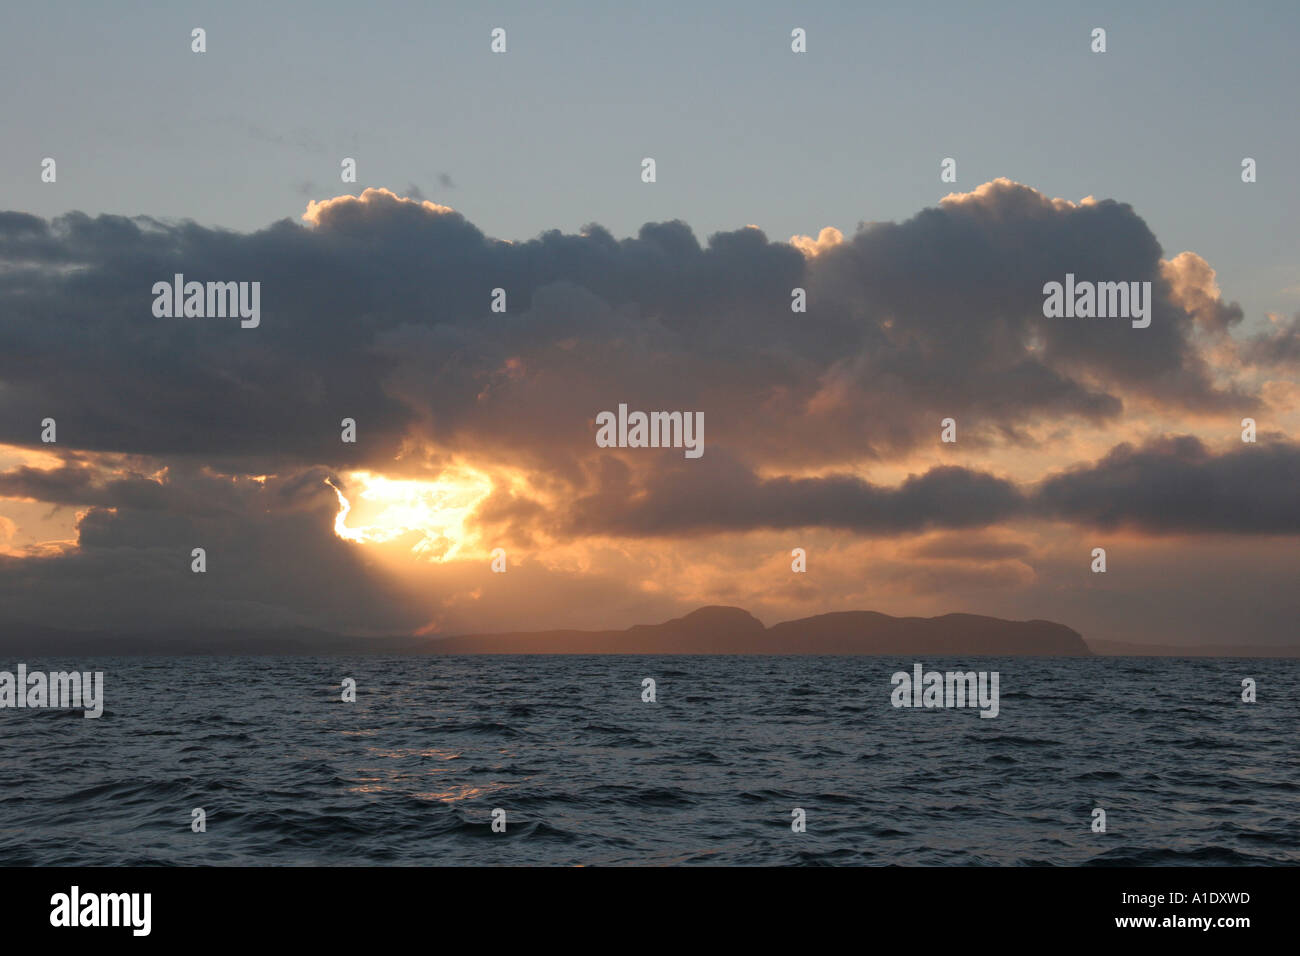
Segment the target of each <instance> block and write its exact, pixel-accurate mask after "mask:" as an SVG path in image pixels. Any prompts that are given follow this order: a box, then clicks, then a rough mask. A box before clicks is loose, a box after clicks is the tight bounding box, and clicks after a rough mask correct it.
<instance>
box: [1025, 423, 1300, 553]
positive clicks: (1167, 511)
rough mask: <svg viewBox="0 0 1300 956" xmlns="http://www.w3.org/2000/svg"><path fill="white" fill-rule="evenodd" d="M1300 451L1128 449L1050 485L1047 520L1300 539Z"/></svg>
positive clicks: (1185, 445) (1261, 447)
mask: <svg viewBox="0 0 1300 956" xmlns="http://www.w3.org/2000/svg"><path fill="white" fill-rule="evenodd" d="M1298 488H1300V446H1297V445H1294V444H1289V443H1285V442H1269V443H1267V444H1265V443H1260V444H1245V443H1243V444H1242V446H1241V447H1240V449H1238V450H1234V451H1230V452H1227V453H1224V454H1220V455H1215V454H1212V453H1211V452H1210V451H1209V450H1208V449H1207V448H1206V447H1205V446H1204V445H1203V444H1202V443H1201V442H1200V440H1198V439H1197V438H1194V437H1192V436H1190V435H1183V436H1177V437H1171V438H1163V439H1159V440H1156V441H1153V442H1150V443H1148V444H1146V445H1143V446H1141V447H1134V446H1132V445H1128V444H1124V445H1120V446H1118V447H1116V448H1114V449H1112V450H1111V452H1110V453H1109V454H1108V455H1106V456H1105V457H1104V458H1102V459H1101V460H1100V461H1099V462H1097V463H1096V464H1093V465H1088V466H1085V467H1082V468H1079V469H1076V470H1072V471H1069V472H1066V473H1065V474H1062V475H1057V476H1055V477H1052V478H1049V479H1048V480H1046V481H1044V482H1043V483H1042V485H1041V486H1040V487H1039V489H1038V493H1037V497H1036V504H1037V506H1038V508H1039V510H1041V511H1042V512H1043V513H1046V514H1050V515H1052V516H1053V517H1056V518H1059V519H1061V520H1065V521H1070V522H1074V523H1077V524H1080V525H1086V526H1090V527H1094V528H1114V527H1131V528H1136V529H1139V530H1142V531H1147V532H1157V533H1161V532H1209V533H1230V534H1284V535H1293V534H1300V495H1298V494H1297V493H1296V490H1297V489H1298Z"/></svg>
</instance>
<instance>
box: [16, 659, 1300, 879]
mask: <svg viewBox="0 0 1300 956" xmlns="http://www.w3.org/2000/svg"><path fill="white" fill-rule="evenodd" d="M16 663H17V662H0V669H3V670H9V671H14V670H15V667H16ZM24 663H26V665H27V668H28V670H29V672H30V671H34V670H46V671H58V670H74V669H75V670H79V671H100V672H102V673H103V681H104V685H103V686H104V690H103V697H104V703H103V714H102V716H100V717H99V718H95V719H87V718H85V717H84V716H83V714H82V712H81V711H80V710H73V709H0V767H2V768H3V772H2V773H0V864H4V865H27V864H39V865H77V866H90V865H110V866H117V865H146V864H161V865H169V864H176V865H186V866H192V865H213V866H228V865H288V866H296V865H324V866H350V865H356V864H378V865H394V866H431V865H433V866H436V865H484V866H511V865H548V866H576V865H587V866H666V865H678V864H693V865H713V866H721V865H740V866H784V865H855V866H856V865H867V866H876V865H898V866H947V865H960V866H971V865H976V866H1076V865H1103V866H1104V865H1138V866H1147V865H1150V866H1161V865H1192V866H1214V865H1285V864H1290V865H1294V864H1296V863H1298V862H1300V747H1298V746H1297V730H1298V729H1300V661H1297V660H1261V659H1249V660H1245V659H1168V658H1122V657H1089V658H1027V657H1015V658H990V657H975V658H968V659H960V660H958V659H944V658H939V659H929V660H922V661H914V660H911V659H901V658H888V657H810V656H791V657H759V656H754V657H707V656H698V657H697V656H688V657H682V656H676V657H653V656H590V657H582V656H532V655H530V656H475V657H470V656H462V657H453V656H391V657H370V656H367V657H320V658H304V657H292V658H291V657H276V658H270V657H174V658H148V657H117V658H111V657H104V658H81V659H77V660H70V659H49V660H37V659H29V660H26V661H24ZM916 663H921V664H923V665H924V668H925V669H926V670H927V671H928V670H939V671H947V670H953V671H968V670H976V671H987V672H993V671H996V672H997V673H998V675H999V698H1000V700H999V708H998V714H997V716H996V717H993V718H987V717H981V716H980V711H979V709H978V708H975V707H965V708H956V707H953V708H923V707H922V708H916V707H895V706H894V705H893V703H892V702H891V696H892V694H893V691H894V684H893V681H892V676H893V675H894V674H895V673H896V672H900V671H902V672H911V671H912V669H913V665H914V664H916ZM647 678H649V679H651V680H653V682H654V683H653V692H654V693H653V697H654V699H653V701H650V700H647V699H646V698H648V697H649V696H650V694H649V687H650V685H648V684H647V683H646V679H647ZM1246 679H1249V680H1251V681H1253V682H1254V686H1255V696H1256V699H1255V701H1254V702H1249V703H1248V702H1245V701H1243V699H1242V698H1243V680H1246ZM348 681H354V682H355V700H352V701H348V700H345V699H344V697H345V696H346V695H345V691H344V687H345V684H346V682H348ZM1099 810H1100V811H1102V813H1103V814H1104V824H1105V826H1104V832H1103V831H1102V830H1100V829H1098V824H1099V823H1100V822H1101V821H1102V820H1103V817H1102V816H1099V815H1098V813H1097V811H1099ZM196 811H201V816H200V814H198V813H196ZM800 811H802V813H800ZM200 822H201V824H202V825H201V826H200ZM494 823H495V825H494Z"/></svg>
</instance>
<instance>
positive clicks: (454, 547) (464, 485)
mask: <svg viewBox="0 0 1300 956" xmlns="http://www.w3.org/2000/svg"><path fill="white" fill-rule="evenodd" d="M345 477H346V487H347V488H348V490H349V493H350V494H352V500H351V501H349V500H348V498H347V496H346V495H344V494H343V491H342V489H340V488H339V487H338V486H337V485H335V484H334V482H332V481H330V480H329V479H328V478H327V479H325V483H326V484H327V485H329V486H330V487H331V488H333V489H334V493H335V494H336V495H338V499H339V512H338V514H337V515H336V516H335V518H334V533H335V534H336V535H338V536H339V537H340V538H343V539H344V540H345V541H352V542H355V543H358V544H384V543H388V542H394V541H397V540H399V539H404V538H407V537H408V536H410V537H411V538H413V539H414V541H413V543H412V544H411V548H410V550H411V553H412V554H414V555H416V556H418V557H421V558H423V559H425V560H428V561H435V562H442V561H450V560H452V559H453V558H455V557H456V556H457V555H458V554H459V553H460V552H461V550H462V548H463V547H464V546H465V544H466V542H467V539H468V536H469V535H468V532H467V531H466V528H465V525H466V522H467V521H468V519H469V517H470V515H471V514H473V513H474V509H475V508H477V507H478V505H479V502H481V501H482V500H483V499H484V498H486V497H487V496H488V495H489V494H491V492H492V480H491V479H490V478H488V476H487V475H485V474H483V473H482V472H480V471H476V470H474V469H472V468H467V467H463V466H457V467H452V468H448V469H446V470H444V471H443V472H442V473H441V474H440V475H439V476H438V477H437V478H436V479H434V480H433V481H415V480H405V479H404V480H398V479H392V478H385V477H383V476H382V475H376V474H374V473H373V472H369V471H354V472H350V473H348V474H347V475H346V476H345ZM353 489H360V490H359V491H355V492H354V491H353ZM354 502H355V504H354ZM349 517H351V518H352V519H353V520H354V521H356V522H357V524H356V526H354V527H350V526H349V525H348V518H349Z"/></svg>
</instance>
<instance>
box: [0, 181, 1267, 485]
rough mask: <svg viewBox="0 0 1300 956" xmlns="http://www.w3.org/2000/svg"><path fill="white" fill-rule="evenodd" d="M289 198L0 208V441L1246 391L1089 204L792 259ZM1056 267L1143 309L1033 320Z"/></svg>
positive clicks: (1129, 230) (231, 458) (746, 433)
mask: <svg viewBox="0 0 1300 956" xmlns="http://www.w3.org/2000/svg"><path fill="white" fill-rule="evenodd" d="M314 217H315V220H316V225H315V227H305V226H299V225H297V224H294V223H291V222H289V221H282V222H279V223H276V224H274V225H272V226H270V227H268V228H267V229H264V230H262V231H260V232H256V233H252V234H247V235H245V234H238V233H231V232H224V231H220V230H213V229H206V228H204V227H201V226H199V225H196V224H194V223H192V222H183V223H161V222H157V221H154V220H149V219H135V220H128V219H124V218H120V217H112V216H101V217H98V218H94V219H92V218H89V217H86V216H83V215H79V214H70V215H68V216H64V217H61V218H59V219H57V220H55V221H54V222H52V223H46V222H44V221H42V220H40V219H36V218H35V217H30V216H24V215H22V214H18V213H7V214H3V215H2V216H0V263H3V264H4V265H3V266H2V268H3V269H4V272H3V273H0V277H2V278H0V310H2V312H3V316H4V321H3V323H2V324H0V382H3V386H4V391H3V393H2V394H3V403H4V412H5V414H4V415H3V416H2V417H0V441H5V442H10V443H16V444H31V443H33V442H34V436H35V434H36V428H37V423H38V422H39V421H40V420H41V419H42V418H44V417H54V418H56V420H58V422H59V428H60V441H61V442H62V443H64V444H66V445H68V446H70V447H75V448H82V449H95V450H103V451H117V452H128V453H139V454H152V455H175V454H187V455H200V456H206V457H210V458H212V459H213V460H216V461H222V462H225V463H227V464H230V465H232V466H238V463H240V462H241V461H242V462H245V463H246V464H247V466H248V467H249V468H250V469H251V470H256V471H265V470H267V469H268V468H269V467H270V466H271V465H272V464H275V463H277V462H279V463H301V464H316V463H321V464H328V465H330V466H333V467H347V466H351V465H357V464H362V463H368V464H372V465H373V464H376V463H381V462H383V463H387V462H391V461H392V460H393V458H394V457H395V456H396V454H397V453H398V451H399V450H400V448H401V444H402V440H403V438H404V437H406V436H408V435H409V434H411V432H412V429H413V428H416V427H417V425H418V429H417V430H418V431H419V432H420V433H421V434H423V435H425V436H426V437H428V438H431V439H432V440H434V441H435V442H436V443H437V444H438V445H439V446H440V447H442V448H444V449H446V450H450V451H455V450H457V449H465V450H473V451H476V452H481V453H487V454H495V455H498V456H501V457H506V458H519V459H520V460H521V461H526V462H529V463H531V464H534V465H536V464H548V465H556V466H558V467H561V468H564V467H570V462H571V460H572V458H573V456H574V455H586V454H590V453H591V450H592V448H591V446H592V441H591V433H590V429H589V427H588V423H589V422H590V420H591V419H592V418H593V417H594V415H595V414H596V413H597V412H598V411H600V410H603V409H609V408H613V407H614V406H615V405H616V404H617V403H618V402H620V401H626V402H628V403H629V405H630V406H631V407H634V408H635V407H652V408H687V409H695V410H702V411H704V412H705V413H706V417H707V419H708V421H709V429H710V436H711V440H713V441H715V442H718V443H719V444H721V445H725V446H726V447H727V448H729V449H730V450H732V451H733V452H734V453H735V454H736V455H737V456H738V457H742V458H748V459H750V460H752V461H767V462H773V463H779V462H799V463H801V464H805V465H806V464H814V463H835V462H839V461H850V460H858V459H861V458H862V457H863V456H864V455H865V456H872V455H876V456H882V457H888V456H890V455H893V454H896V453H899V452H902V451H905V450H907V449H909V448H912V447H914V446H915V445H916V444H917V443H918V442H921V441H924V442H932V441H933V438H934V434H935V432H936V430H937V427H938V421H939V419H940V418H943V417H947V416H954V417H958V418H959V419H960V420H961V421H962V422H963V435H964V438H965V439H966V440H969V441H972V442H979V441H986V440H993V439H997V438H998V437H1001V436H1006V435H1014V434H1018V430H1019V429H1022V428H1023V426H1025V425H1027V424H1029V423H1032V422H1034V421H1041V420H1058V419H1065V420H1071V419H1076V420H1084V421H1092V422H1098V421H1103V420H1106V419H1109V418H1113V417H1114V416H1117V415H1118V414H1120V412H1121V410H1122V408H1123V402H1124V399H1125V397H1126V396H1129V395H1142V396H1145V397H1148V398H1152V399H1155V400H1158V401H1162V402H1165V403H1167V404H1169V405H1170V406H1171V407H1175V408H1177V407H1183V408H1189V409H1199V410H1205V409H1223V408H1231V409H1233V410H1234V411H1235V410H1240V411H1243V412H1244V411H1249V410H1250V409H1251V408H1253V407H1254V405H1255V398H1254V396H1251V395H1234V394H1225V393H1224V392H1223V391H1221V390H1220V389H1218V388H1216V386H1215V385H1214V384H1213V383H1212V382H1211V381H1210V380H1209V377H1208V374H1207V371H1206V366H1205V362H1204V360H1203V358H1202V357H1201V356H1200V354H1199V353H1198V352H1197V351H1196V349H1195V347H1194V345H1193V344H1192V338H1191V330H1192V326H1193V321H1194V320H1193V316H1192V315H1190V314H1188V313H1187V312H1185V311H1183V310H1182V309H1181V308H1179V307H1178V306H1175V305H1173V304H1172V302H1171V300H1170V297H1169V289H1168V286H1167V284H1166V283H1165V282H1164V280H1162V278H1161V275H1160V248H1159V245H1158V244H1157V242H1156V240H1155V238H1154V236H1153V235H1152V234H1151V232H1150V231H1149V230H1148V229H1147V227H1146V225H1145V223H1143V221H1142V220H1141V219H1140V218H1139V217H1138V216H1137V215H1136V214H1135V213H1134V212H1133V210H1132V209H1131V208H1130V207H1128V206H1126V205H1122V204H1118V203H1113V202H1100V203H1092V204H1085V205H1079V206H1074V205H1070V204H1066V203H1062V202H1060V201H1053V200H1048V199H1046V198H1045V197H1043V196H1041V195H1040V194H1038V193H1036V192H1034V191H1033V190H1031V189H1028V188H1027V187H1023V186H1017V185H1014V184H1010V183H1005V182H1001V183H997V184H990V185H988V186H986V187H981V190H980V191H977V193H975V194H971V195H968V196H966V197H963V198H960V199H958V200H952V201H948V202H945V203H944V204H943V205H942V206H940V207H938V208H935V209H929V210H926V211H924V212H923V213H921V214H919V215H918V216H916V217H914V218H913V219H911V220H908V221H907V222H905V223H901V224H892V223H886V224H874V225H870V226H866V227H864V228H863V229H862V231H860V232H859V233H858V234H857V235H856V236H854V237H852V238H850V239H849V240H847V241H845V242H843V243H841V244H839V245H836V246H834V247H832V248H829V249H827V250H825V251H823V252H822V253H821V254H820V255H817V256H816V257H814V258H805V256H804V255H802V254H801V253H800V252H799V251H798V250H797V249H796V248H794V247H793V246H791V245H788V244H785V243H779V242H778V243H774V242H770V241H768V239H767V238H766V236H764V234H763V233H762V232H761V231H759V230H758V229H752V228H746V229H741V230H737V231H734V232H726V233H719V234H717V235H714V236H712V237H710V239H709V240H708V242H707V244H701V243H700V241H699V240H698V239H697V238H696V237H695V235H694V234H693V233H692V232H691V230H690V228H689V227H688V226H686V224H684V223H681V222H667V223H652V224H647V225H646V226H644V227H643V228H642V229H641V231H640V233H639V235H638V236H637V237H636V238H632V239H624V240H615V239H614V238H613V237H612V236H611V235H610V234H609V233H608V232H607V231H605V230H604V229H602V228H600V227H599V226H595V225H593V226H589V227H587V228H586V229H584V230H583V232H582V233H581V234H577V235H571V234H563V233H560V232H558V231H554V232H549V233H545V234H543V235H542V236H540V237H538V238H537V239H534V240H531V241H528V242H522V243H516V244H511V243H505V242H498V241H495V240H492V239H489V238H487V237H486V236H484V234H483V233H482V232H481V231H480V230H478V229H477V228H476V227H474V226H473V225H472V224H471V223H469V222H468V221H466V220H465V219H464V218H463V217H462V216H460V215H459V214H457V213H454V212H452V211H450V210H446V209H445V208H442V207H436V206H434V205H433V204H431V203H417V202H413V201H404V200H401V199H398V198H397V197H395V196H393V195H391V194H388V193H381V192H377V191H368V192H367V193H366V195H365V197H364V201H361V200H357V199H346V200H334V201H329V202H326V203H324V204H319V205H318V206H316V207H315V212H314ZM178 272H179V273H183V274H184V275H185V277H186V279H187V280H197V281H209V280H212V281H260V282H261V284H262V285H261V288H262V322H261V325H260V327H259V328H257V329H241V328H239V326H238V322H237V321H233V320H228V319H215V318H206V319H194V318H191V319H158V318H154V317H153V315H152V314H151V306H152V301H153V296H152V293H151V291H150V290H151V287H152V285H153V283H154V282H158V281H169V280H170V279H171V277H172V275H173V274H174V273H178ZM1066 272H1073V273H1075V274H1076V275H1078V276H1079V277H1080V278H1091V279H1096V280H1116V281H1151V282H1153V284H1154V288H1155V292H1156V295H1155V305H1154V319H1153V321H1152V324H1151V327H1150V328H1148V329H1141V330H1137V329H1132V328H1130V327H1129V324H1128V323H1127V322H1125V321H1123V320H1107V319H1091V320H1086V319H1073V320H1067V319H1050V320H1049V319H1045V318H1043V316H1042V298H1043V296H1042V292H1041V288H1042V285H1043V283H1044V282H1046V281H1051V280H1059V279H1061V278H1062V277H1063V276H1064V274H1065V273H1066ZM796 286H799V287H803V288H807V289H808V293H809V311H808V312H807V313H806V314H798V313H792V312H791V310H790V295H791V289H792V288H794V287H796ZM494 288H502V289H504V290H505V291H506V294H507V304H508V311H507V313H506V314H504V315H501V314H495V313H492V312H491V311H490V308H489V305H490V298H491V293H492V290H493V289H494ZM344 417H352V418H355V419H356V420H357V422H358V425H359V432H360V435H361V437H362V441H360V442H359V443H358V444H356V445H347V444H343V443H342V442H340V441H339V439H338V432H339V421H340V419H342V418H344Z"/></svg>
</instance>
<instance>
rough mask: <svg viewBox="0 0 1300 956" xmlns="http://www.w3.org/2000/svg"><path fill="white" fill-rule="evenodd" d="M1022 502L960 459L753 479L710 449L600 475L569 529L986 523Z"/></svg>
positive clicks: (879, 530) (857, 528) (908, 527)
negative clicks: (877, 470) (889, 480)
mask: <svg viewBox="0 0 1300 956" xmlns="http://www.w3.org/2000/svg"><path fill="white" fill-rule="evenodd" d="M625 477H626V476H625ZM1024 507H1025V503H1024V500H1023V498H1022V496H1021V494H1020V492H1019V491H1018V490H1017V489H1016V487H1015V486H1014V485H1012V484H1011V483H1010V482H1007V481H1004V480H1002V479H999V478H995V477H993V476H991V475H985V474H980V473H978V472H974V471H970V470H969V469H966V468H956V467H943V468H933V469H931V470H930V471H928V472H926V473H925V474H924V475H914V476H912V477H909V478H908V479H907V480H906V481H904V482H903V483H902V484H901V485H899V486H898V487H897V488H882V487H878V486H875V485H872V484H871V483H869V482H866V481H863V480H861V479H859V478H856V477H852V476H831V477H826V478H773V479H768V480H760V479H759V478H757V477H756V476H755V475H754V474H753V473H751V472H749V471H748V470H746V469H745V468H744V467H743V466H741V465H739V464H738V463H736V462H734V461H730V460H727V459H726V458H725V457H724V456H722V455H714V456H713V457H711V458H707V457H706V458H705V459H701V460H700V461H699V462H698V463H697V462H690V463H683V464H676V465H673V466H670V468H668V469H666V470H665V471H664V472H662V473H659V474H656V475H655V476H653V477H652V478H650V479H649V480H648V481H646V482H645V487H644V490H643V489H642V488H641V487H639V486H634V485H631V484H629V483H626V482H625V481H619V480H612V481H607V482H605V483H604V485H603V486H602V489H601V491H600V492H599V493H598V494H596V495H593V496H590V497H587V498H583V499H580V500H579V501H577V502H576V503H575V505H574V510H573V514H574V517H573V530H574V531H576V532H578V533H600V532H606V533H614V534H621V535H630V536H634V537H642V536H650V535H681V534H692V533H703V532H717V531H748V530H751V529H755V528H776V529H782V528H813V527H822V528H839V529H843V530H847V531H854V532H862V533H867V534H894V533H903V532H915V531H920V530H923V529H925V528H929V527H946V528H967V527H978V526H982V525H988V524H993V523H995V522H998V521H1002V520H1004V519H1007V518H1010V517H1014V516H1015V515H1017V514H1018V513H1020V512H1022V511H1023V510H1024Z"/></svg>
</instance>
